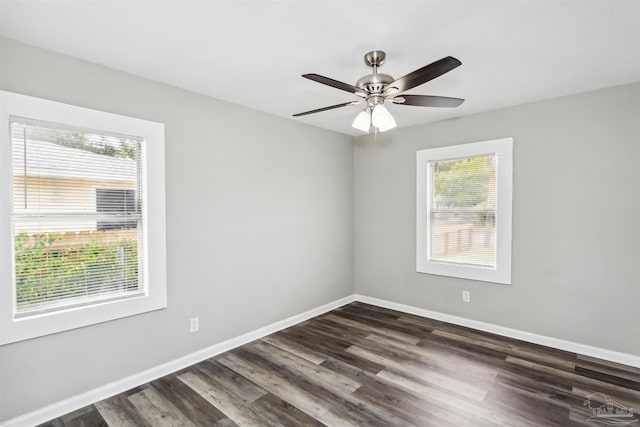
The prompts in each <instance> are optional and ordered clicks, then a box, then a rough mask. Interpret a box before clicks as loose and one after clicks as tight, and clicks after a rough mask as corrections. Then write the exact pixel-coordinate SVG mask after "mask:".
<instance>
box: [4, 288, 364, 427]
mask: <svg viewBox="0 0 640 427" xmlns="http://www.w3.org/2000/svg"><path fill="white" fill-rule="evenodd" d="M353 301H355V296H354V295H349V296H346V297H344V298H340V299H338V300H336V301H332V302H330V303H328V304H324V305H322V306H320V307H316V308H313V309H311V310H307V311H305V312H303V313H300V314H296V315H294V316H291V317H288V318H286V319H284V320H280V321H278V322H275V323H272V324H270V325H267V326H264V327H262V328H259V329H256V330H254V331H251V332H247V333H246V334H243V335H240V336H237V337H234V338H231V339H228V340H226V341H223V342H220V343H218V344H214V345H212V346H210V347H207V348H204V349H202V350H198V351H196V352H194V353H191V354H188V355H186V356H183V357H180V358H178V359H174V360H172V361H170V362H167V363H163V364H162V365H158V366H155V367H153V368H150V369H147V370H145V371H142V372H139V373H137V374H134V375H131V376H129V377H126V378H122V379H121V380H118V381H114V382H112V383H109V384H107V385H104V386H102V387H98V388H96V389H93V390H90V391H88V392H86V393H82V394H79V395H76V396H73V397H70V398H68V399H65V400H62V401H60V402H56V403H53V404H51V405H49V406H45V407H44V408H41V409H38V410H35V411H33V412H29V413H27V414H24V415H20V416H18V417H16V418H12V419H10V420H7V421H4V422H0V426H11V427H22V426H25V427H27V426H33V425H38V424H41V423H44V422H46V421H49V420H52V419H54V418H57V417H60V416H62V415H64V414H67V413H69V412H73V411H75V410H77V409H80V408H82V407H84V406H87V405H91V404H93V403H95V402H98V401H100V400H103V399H106V398H108V397H110V396H113V395H116V394H118V393H122V392H124V391H127V390H129V389H131V388H133V387H137V386H139V385H140V384H145V383H148V382H149V381H153V380H155V379H157V378H160V377H163V376H165V375H168V374H170V373H172V372H176V371H178V370H180V369H183V368H186V367H188V366H191V365H193V364H195V363H199V362H202V361H203V360H206V359H208V358H210V357H213V356H216V355H218V354H221V353H224V352H225V351H229V350H232V349H234V348H236V347H240V346H242V345H244V344H247V343H249V342H251V341H254V340H257V339H260V338H262V337H265V336H267V335H270V334H273V333H275V332H278V331H280V330H282V329H285V328H288V327H290V326H293V325H296V324H298V323H300V322H304V321H305V320H308V319H310V318H312V317H315V316H319V315H321V314H323V313H326V312H328V311H331V310H334V309H336V308H338V307H342V306H343V305H346V304H349V303H350V302H353Z"/></svg>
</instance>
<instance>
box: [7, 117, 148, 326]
mask: <svg viewBox="0 0 640 427" xmlns="http://www.w3.org/2000/svg"><path fill="white" fill-rule="evenodd" d="M9 127H10V145H11V160H12V181H13V188H12V198H11V199H12V200H11V220H12V227H13V237H14V243H15V248H14V271H15V283H14V284H15V287H14V296H15V299H14V302H15V305H14V315H15V317H24V316H30V315H32V314H36V313H42V312H51V311H56V310H60V309H66V308H69V307H74V306H79V305H88V304H95V303H97V302H102V301H108V300H113V299H122V298H128V297H132V296H139V295H142V294H144V292H145V285H146V284H145V283H144V279H143V278H144V277H145V276H144V274H142V272H143V265H144V257H145V254H144V250H143V248H144V245H142V242H143V241H144V240H143V237H144V236H143V233H144V232H145V231H144V230H145V224H143V222H142V220H143V206H142V200H143V198H142V188H143V185H142V182H143V179H142V166H141V165H142V156H143V153H142V147H143V139H142V138H138V137H134V136H126V135H118V134H113V133H108V132H101V131H94V130H87V129H78V128H73V127H69V126H65V125H59V124H54V123H48V122H39V121H35V120H29V119H22V118H17V117H11V118H10V120H9Z"/></svg>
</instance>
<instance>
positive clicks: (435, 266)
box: [416, 138, 513, 285]
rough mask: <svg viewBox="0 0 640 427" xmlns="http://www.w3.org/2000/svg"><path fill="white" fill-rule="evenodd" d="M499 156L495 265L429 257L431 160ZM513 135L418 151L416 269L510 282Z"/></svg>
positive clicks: (508, 283) (454, 275)
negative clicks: (467, 263) (488, 265)
mask: <svg viewBox="0 0 640 427" xmlns="http://www.w3.org/2000/svg"><path fill="white" fill-rule="evenodd" d="M494 154H496V155H497V165H498V166H497V178H496V184H497V208H496V267H495V268H494V267H485V266H474V265H466V264H458V263H447V262H442V261H432V260H430V259H429V247H430V241H429V239H430V238H431V234H430V214H429V200H431V191H432V182H431V180H432V174H431V163H432V162H436V161H443V160H452V159H461V158H468V157H478V156H485V155H494ZM512 193H513V138H502V139H494V140H490V141H482V142H474V143H470V144H461V145H452V146H449V147H439V148H430V149H425V150H418V151H417V152H416V271H417V272H418V273H428V274H437V275H440V276H450V277H460V278H463V279H472V280H480V281H484V282H493V283H501V284H505V285H510V284H511V225H512V219H511V210H512V198H513V194H512Z"/></svg>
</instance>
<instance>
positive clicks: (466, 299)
mask: <svg viewBox="0 0 640 427" xmlns="http://www.w3.org/2000/svg"><path fill="white" fill-rule="evenodd" d="M462 302H471V292H469V291H462Z"/></svg>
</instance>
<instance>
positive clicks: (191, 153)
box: [0, 39, 353, 421]
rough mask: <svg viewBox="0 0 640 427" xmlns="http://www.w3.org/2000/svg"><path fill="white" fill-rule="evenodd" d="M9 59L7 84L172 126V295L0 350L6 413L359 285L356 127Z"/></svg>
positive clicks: (29, 56)
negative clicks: (350, 132) (349, 131)
mask: <svg viewBox="0 0 640 427" xmlns="http://www.w3.org/2000/svg"><path fill="white" fill-rule="evenodd" d="M0 64H1V65H0V76H1V78H0V88H1V89H4V90H9V91H13V92H18V93H23V94H27V95H33V96H38V97H42V98H47V99H52V100H56V101H61V102H66V103H70V104H75V105H80V106H84V107H89V108H95V109H99V110H104V111H109V112H114V113H119V114H125V115H130V116H134V117H139V118H143V119H148V120H153V121H157V122H162V123H165V129H166V196H167V253H168V255H167V272H168V296H169V307H168V308H167V309H166V310H161V311H157V312H153V313H148V314H143V315H139V316H134V317H129V318H126V319H120V320H116V321H112V322H108V323H103V324H99V325H95V326H91V327H86V328H82V329H76V330H73V331H68V332H63V333H59V334H55V335H50V336H46V337H42V338H36V339H32V340H29V341H24V342H19V343H15V344H10V345H5V346H2V347H0V421H2V420H7V419H10V418H13V417H15V416H17V415H20V414H23V413H26V412H28V411H32V410H35V409H38V408H40V407H42V406H44V405H47V404H50V403H53V402H56V401H59V400H62V399H64V398H67V397H70V396H73V395H75V394H78V393H82V392H85V391H87V390H90V389H92V388H95V387H98V386H102V385H104V384H106V383H109V382H112V381H115V380H118V379H121V378H123V377H126V376H128V375H131V374H135V373H138V372H140V371H141V370H144V369H147V368H150V367H154V366H156V365H158V364H161V363H163V362H167V361H169V360H172V359H175V358H177V357H180V356H183V355H186V354H188V353H191V352H193V351H196V350H199V349H202V348H204V347H207V346H209V345H212V344H215V343H217V342H220V341H223V340H225V339H228V338H231V337H235V336H237V335H240V334H242V333H245V332H248V331H250V330H253V329H256V328H258V327H261V326H265V325H267V324H269V323H272V322H275V321H278V320H281V319H284V318H286V317H288V316H291V315H294V314H297V313H300V312H303V311H305V310H308V309H311V308H315V307H318V306H320V305H322V304H325V303H328V302H330V301H333V300H336V299H338V298H341V297H344V296H347V295H350V294H352V293H353V185H352V176H353V175H352V165H353V147H352V139H351V137H348V136H345V135H341V134H337V133H333V132H329V131H325V130H321V129H317V128H313V127H310V126H305V125H301V124H297V123H295V122H293V121H290V120H285V119H281V118H277V117H274V116H270V115H268V114H265V113H261V112H258V111H254V110H251V109H248V108H244V107H240V106H237V105H232V104H228V103H225V102H222V101H218V100H215V99H212V98H208V97H204V96H199V95H196V94H193V93H189V92H186V91H182V90H179V89H176V88H173V87H170V86H166V85H162V84H159V83H155V82H152V81H149V80H145V79H141V78H138V77H135V76H132V75H129V74H125V73H122V72H118V71H114V70H111V69H108V68H105V67H102V66H98V65H95V64H91V63H87V62H84V61H80V60H76V59H73V58H70V57H67V56H62V55H59V54H56V53H53V52H49V51H45V50H40V49H36V48H33V47H29V46H26V45H23V44H19V43H17V42H14V41H10V40H7V39H0ZM2 285H3V286H4V285H5V284H4V283H3V284H2ZM193 316H200V332H199V333H197V334H189V333H188V319H189V318H190V317H193Z"/></svg>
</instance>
